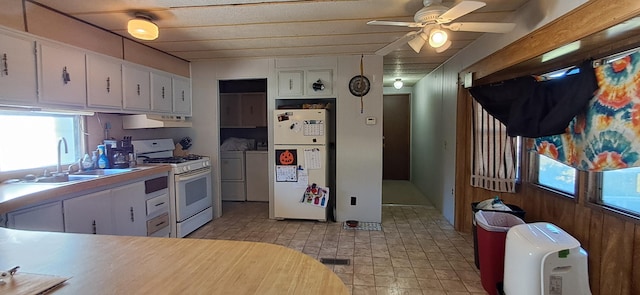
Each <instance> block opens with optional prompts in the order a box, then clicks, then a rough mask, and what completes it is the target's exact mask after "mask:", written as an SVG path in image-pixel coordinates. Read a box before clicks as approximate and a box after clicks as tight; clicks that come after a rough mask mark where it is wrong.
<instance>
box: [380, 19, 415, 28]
mask: <svg viewBox="0 0 640 295" xmlns="http://www.w3.org/2000/svg"><path fill="white" fill-rule="evenodd" d="M367 25H374V26H398V27H409V28H421V27H423V25H422V24H421V23H410V22H397V21H386V20H372V21H368V22H367Z"/></svg>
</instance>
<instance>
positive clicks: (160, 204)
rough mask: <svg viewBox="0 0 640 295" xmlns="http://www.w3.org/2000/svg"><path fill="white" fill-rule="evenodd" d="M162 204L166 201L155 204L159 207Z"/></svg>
mask: <svg viewBox="0 0 640 295" xmlns="http://www.w3.org/2000/svg"><path fill="white" fill-rule="evenodd" d="M162 205H164V202H162V203H158V204H156V205H155V206H156V207H158V206H162Z"/></svg>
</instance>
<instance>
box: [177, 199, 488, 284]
mask: <svg viewBox="0 0 640 295" xmlns="http://www.w3.org/2000/svg"><path fill="white" fill-rule="evenodd" d="M268 208H269V207H268V204H267V203H257V202H224V203H223V214H224V215H223V216H222V217H221V218H218V219H215V220H214V221H212V222H210V223H208V224H206V225H205V226H203V227H201V228H200V229H198V230H197V231H195V232H193V233H192V234H191V235H189V236H188V238H200V239H224V240H241V241H258V242H266V243H274V244H279V245H283V246H286V247H289V248H292V249H295V250H297V251H300V252H302V253H305V254H307V255H309V256H311V257H313V258H316V259H320V258H346V259H350V260H351V264H350V265H327V267H329V268H330V269H332V270H333V271H334V272H335V273H336V274H337V275H338V276H339V277H340V278H341V279H342V280H343V281H344V283H345V284H346V285H347V288H348V289H349V290H351V293H352V294H354V295H356V294H425V295H426V294H429V295H440V294H451V295H453V294H456V295H470V294H486V293H485V291H484V290H483V289H482V285H481V284H480V275H479V271H478V270H477V269H476V268H475V265H474V262H473V239H472V236H471V234H465V233H460V232H456V231H455V230H454V229H453V226H451V224H449V223H448V222H447V221H446V219H444V217H443V216H442V215H441V214H440V213H439V212H438V211H437V210H436V209H435V208H434V207H432V206H398V205H384V206H383V207H382V231H364V230H352V229H343V226H342V224H341V223H322V222H315V221H293V220H283V221H277V220H271V219H269V218H268V217H269V214H268Z"/></svg>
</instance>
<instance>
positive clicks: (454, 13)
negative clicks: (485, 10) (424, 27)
mask: <svg viewBox="0 0 640 295" xmlns="http://www.w3.org/2000/svg"><path fill="white" fill-rule="evenodd" d="M485 5H487V3H484V2H480V1H462V2H460V3H458V5H456V6H454V7H451V9H449V10H447V11H446V12H445V13H443V14H441V15H440V16H439V17H438V19H437V20H436V21H437V22H438V23H439V24H446V23H449V22H451V21H453V20H454V19H456V18H459V17H461V16H463V15H465V14H468V13H471V12H473V11H475V10H478V9H480V8H482V7H483V6H485Z"/></svg>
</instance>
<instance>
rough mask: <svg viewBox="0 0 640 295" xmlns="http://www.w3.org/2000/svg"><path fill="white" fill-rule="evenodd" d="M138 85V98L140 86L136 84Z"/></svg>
mask: <svg viewBox="0 0 640 295" xmlns="http://www.w3.org/2000/svg"><path fill="white" fill-rule="evenodd" d="M136 85H138V96H140V84H136Z"/></svg>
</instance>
